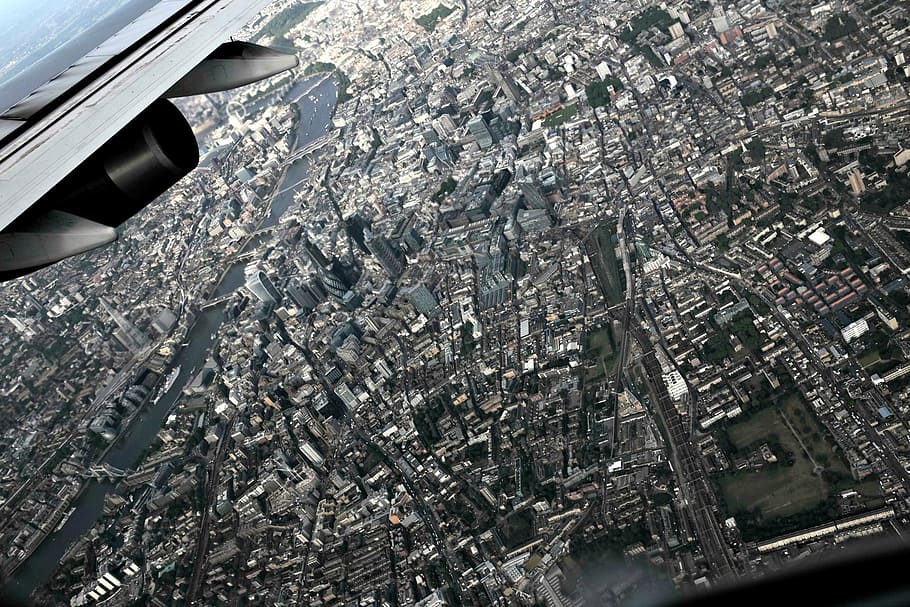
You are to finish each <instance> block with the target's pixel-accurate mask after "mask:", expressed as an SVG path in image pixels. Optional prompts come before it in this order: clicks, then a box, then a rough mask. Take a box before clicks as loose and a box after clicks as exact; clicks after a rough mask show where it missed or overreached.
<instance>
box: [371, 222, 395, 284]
mask: <svg viewBox="0 0 910 607" xmlns="http://www.w3.org/2000/svg"><path fill="white" fill-rule="evenodd" d="M363 236H364V242H365V243H366V245H367V248H368V249H369V250H370V253H372V254H373V256H375V257H376V260H377V261H379V265H381V266H382V269H383V270H385V271H386V272H387V273H388V275H389V276H391V277H392V278H393V279H394V278H398V277H399V276H401V273H402V272H404V268H405V264H404V262H403V261H402V260H401V253H400V252H399V251H398V250H397V247H395V246H394V245H393V244H392V243H391V241H389V239H388V238H386V237H385V236H382V235H381V234H380V235H374V234H373V232H371V231H370V230H369V229H365V230H364V231H363Z"/></svg>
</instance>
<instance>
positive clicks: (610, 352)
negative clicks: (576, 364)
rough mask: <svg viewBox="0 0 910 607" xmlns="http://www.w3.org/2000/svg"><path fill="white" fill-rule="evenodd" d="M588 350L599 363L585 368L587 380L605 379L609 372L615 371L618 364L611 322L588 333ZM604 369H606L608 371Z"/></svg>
mask: <svg viewBox="0 0 910 607" xmlns="http://www.w3.org/2000/svg"><path fill="white" fill-rule="evenodd" d="M588 351H589V352H590V353H591V354H592V355H593V358H594V359H595V360H596V361H597V365H596V366H595V367H590V368H588V369H586V370H585V380H586V381H597V380H599V379H603V378H604V377H606V374H607V373H610V372H612V371H613V367H614V366H615V365H616V352H615V345H614V338H613V330H612V329H611V328H610V324H609V323H607V324H605V325H604V326H603V327H600V328H599V329H596V330H594V331H592V332H591V333H589V334H588ZM604 369H606V373H605V372H604Z"/></svg>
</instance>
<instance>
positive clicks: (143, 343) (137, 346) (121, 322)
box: [99, 297, 151, 354]
mask: <svg viewBox="0 0 910 607" xmlns="http://www.w3.org/2000/svg"><path fill="white" fill-rule="evenodd" d="M99 302H100V303H101V307H102V308H103V309H104V311H105V312H107V313H108V315H110V317H111V318H112V319H113V321H114V324H116V325H117V330H116V331H114V337H115V338H117V341H119V342H120V343H121V344H123V347H124V348H126V349H127V350H129V351H130V352H132V353H133V354H138V353H139V352H141V351H142V350H144V349H145V348H147V347H148V346H149V343H151V342H150V340H149V338H148V336H147V335H146V334H145V333H143V332H142V331H140V330H139V329H138V328H136V326H135V325H134V324H133V323H131V322H130V321H129V319H128V318H126V317H125V316H124V315H123V314H121V313H120V312H119V311H117V310H116V309H115V308H114V307H113V306H111V304H109V303H108V302H107V300H105V299H104V298H103V297H102V298H101V299H100V300H99Z"/></svg>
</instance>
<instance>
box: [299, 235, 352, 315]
mask: <svg viewBox="0 0 910 607" xmlns="http://www.w3.org/2000/svg"><path fill="white" fill-rule="evenodd" d="M303 250H304V251H305V252H306V254H307V256H308V257H309V258H310V261H312V262H313V265H314V266H315V269H316V278H318V279H319V282H320V284H321V285H322V287H323V288H324V289H325V290H326V293H328V294H329V295H331V296H332V297H334V298H335V299H337V300H339V301H343V300H344V296H345V294H346V293H347V292H348V291H349V290H350V288H351V284H350V281H349V280H348V279H347V277H346V276H345V273H344V271H343V269H342V268H340V267H339V265H340V264H339V263H338V262H337V261H329V260H328V259H326V257H325V255H323V254H322V251H320V250H319V249H318V248H317V247H316V245H314V244H313V243H312V242H310V241H309V240H304V245H303Z"/></svg>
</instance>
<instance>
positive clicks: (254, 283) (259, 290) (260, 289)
mask: <svg viewBox="0 0 910 607" xmlns="http://www.w3.org/2000/svg"><path fill="white" fill-rule="evenodd" d="M245 274H246V285H245V286H246V288H247V290H248V291H249V292H250V293H252V294H253V295H254V296H255V297H256V299H258V300H259V301H261V302H262V303H264V304H269V305H273V306H274V305H276V304H277V303H278V302H279V301H281V293H279V292H278V289H276V288H275V285H274V284H272V281H271V279H269V277H268V276H267V275H266V273H265V272H263V271H262V270H261V269H260V268H259V266H257V265H255V264H250V265H248V266H247V267H246V272H245Z"/></svg>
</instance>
